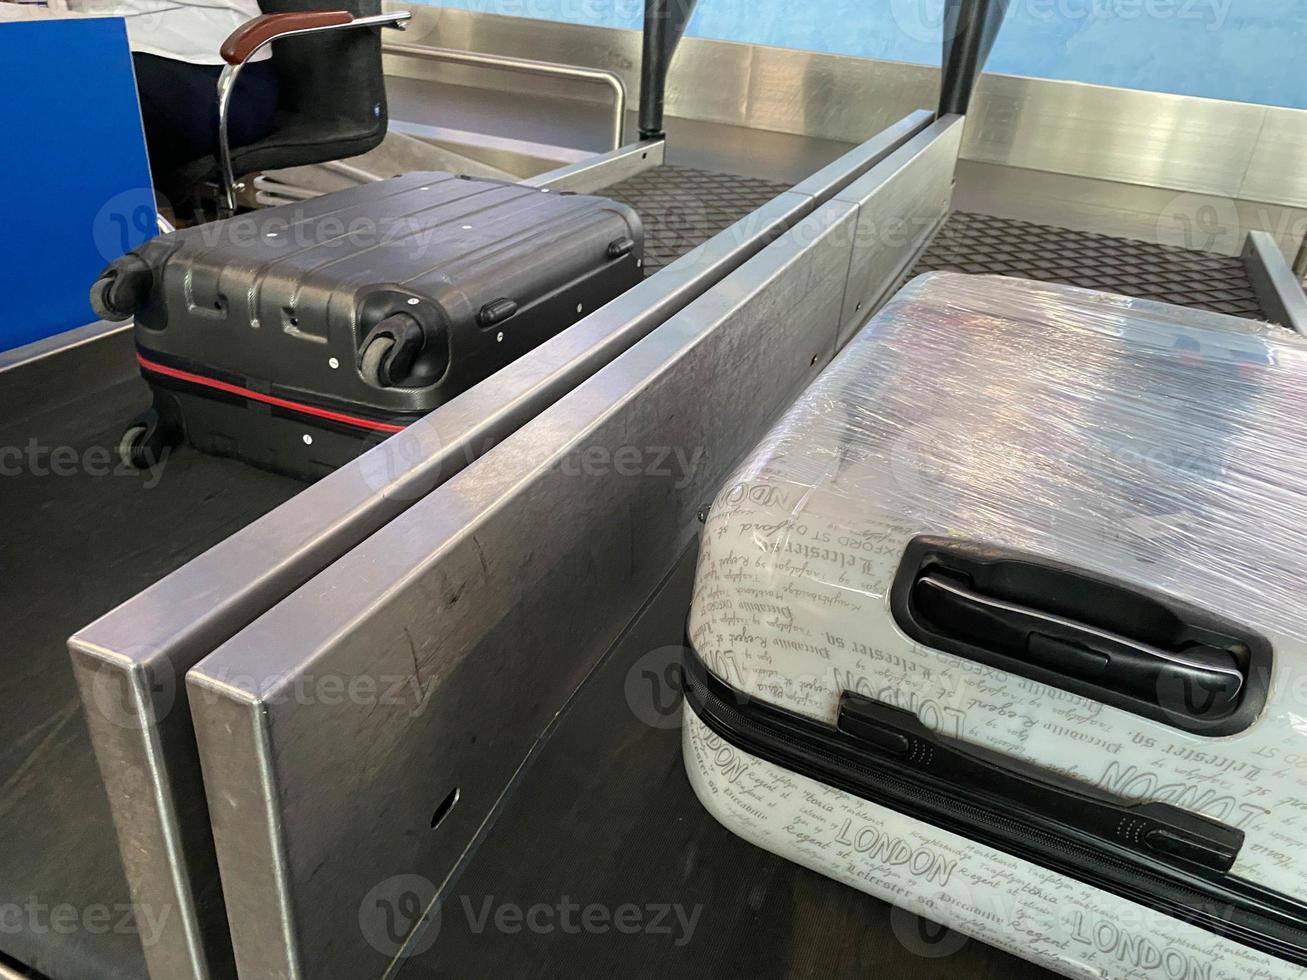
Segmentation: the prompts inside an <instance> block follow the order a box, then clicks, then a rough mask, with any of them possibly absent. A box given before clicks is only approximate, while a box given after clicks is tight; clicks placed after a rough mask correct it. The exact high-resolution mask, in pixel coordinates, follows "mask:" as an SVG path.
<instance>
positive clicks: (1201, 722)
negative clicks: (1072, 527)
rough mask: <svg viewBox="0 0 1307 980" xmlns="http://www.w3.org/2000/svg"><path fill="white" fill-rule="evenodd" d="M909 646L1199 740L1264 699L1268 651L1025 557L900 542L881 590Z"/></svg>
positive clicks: (946, 543) (1174, 605) (1241, 719)
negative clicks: (889, 585) (886, 589)
mask: <svg viewBox="0 0 1307 980" xmlns="http://www.w3.org/2000/svg"><path fill="white" fill-rule="evenodd" d="M891 606H892V610H893V613H894V617H895V620H896V622H898V624H899V626H900V627H901V628H902V629H903V630H904V631H905V632H906V633H907V634H908V635H909V636H911V637H912V638H913V639H915V640H918V641H919V642H921V643H924V644H926V645H928V646H932V647H936V648H938V649H941V650H944V651H946V652H949V653H955V654H959V655H961V656H965V657H968V658H969V659H973V660H978V661H980V662H982V663H986V664H990V665H992V666H995V667H999V668H1001V669H1003V670H1007V671H1010V672H1013V673H1017V674H1020V675H1022V676H1025V677H1030V678H1032V679H1034V680H1038V681H1041V682H1043V683H1046V684H1051V685H1053V686H1055V687H1060V688H1062V689H1064V690H1069V691H1073V692H1075V693H1077V694H1081V695H1084V696H1085V697H1088V698H1091V699H1093V700H1095V701H1100V702H1103V703H1105V704H1110V705H1113V706H1114V707H1119V708H1124V709H1125V710H1128V711H1132V712H1134V713H1136V714H1141V715H1144V716H1146V717H1149V718H1154V719H1157V720H1161V721H1165V722H1167V723H1168V724H1171V725H1175V726H1176V727H1180V728H1183V729H1185V730H1187V731H1194V732H1198V733H1200V734H1209V735H1215V734H1229V733H1231V732H1232V731H1238V730H1241V729H1242V727H1246V726H1247V724H1249V723H1251V721H1252V719H1253V717H1255V716H1256V713H1257V712H1258V711H1259V710H1260V708H1261V705H1262V704H1263V703H1264V702H1265V680H1266V675H1267V674H1268V673H1269V667H1270V654H1271V651H1270V645H1269V643H1267V642H1266V640H1265V639H1264V638H1262V637H1260V636H1258V635H1257V634H1256V633H1253V632H1252V631H1250V630H1247V629H1244V628H1242V627H1239V626H1236V625H1234V624H1232V623H1230V622H1227V621H1225V620H1222V619H1218V618H1217V617H1215V616H1213V615H1211V614H1209V613H1206V612H1204V611H1202V610H1198V609H1196V608H1194V607H1192V606H1189V605H1187V604H1184V603H1181V602H1178V601H1176V600H1173V599H1170V598H1169V597H1166V596H1161V595H1156V594H1152V593H1149V592H1146V591H1144V590H1141V589H1137V588H1133V587H1131V586H1128V585H1125V584H1123V583H1120V582H1114V581H1111V580H1108V579H1106V578H1103V577H1101V576H1098V575H1095V574H1092V573H1089V572H1085V571H1083V570H1078V569H1074V568H1071V567H1070V566H1068V565H1065V564H1061V563H1057V562H1051V561H1047V560H1045V559H1041V558H1038V557H1035V556H1032V555H1027V554H1022V553H1018V552H1011V551H1004V550H1002V549H996V548H991V547H986V546H982V545H976V544H969V543H962V542H956V541H950V540H948V539H940V538H918V539H916V540H915V541H914V542H913V543H912V544H911V545H909V548H908V551H907V553H905V556H904V562H903V564H902V565H901V566H900V569H899V574H898V576H897V577H896V579H895V584H894V588H893V589H892V590H891Z"/></svg>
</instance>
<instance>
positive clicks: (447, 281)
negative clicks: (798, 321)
mask: <svg viewBox="0 0 1307 980" xmlns="http://www.w3.org/2000/svg"><path fill="white" fill-rule="evenodd" d="M642 248H643V235H642V231H641V226H640V219H639V217H638V216H637V215H636V213H635V212H634V211H633V210H631V208H629V207H627V206H626V205H623V204H618V203H615V202H613V201H608V200H605V199H604V198H600V197H593V196H586V195H577V194H568V193H559V192H550V191H545V190H541V189H539V188H531V187H523V186H521V185H518V184H511V183H505V182H502V181H491V180H480V179H473V178H468V177H461V176H455V175H452V174H447V173H412V174H406V175H404V176H402V177H396V178H394V179H392V180H386V181H381V182H378V183H373V184H364V185H361V186H359V187H354V188H350V189H348V190H343V191H339V192H336V193H333V194H328V195H325V196H323V197H319V198H315V199H313V200H309V201H304V202H301V203H296V204H289V205H285V206H282V207H277V208H269V209H267V210H263V211H257V212H254V213H251V214H245V215H239V216H237V217H235V218H230V219H228V220H226V221H219V222H214V223H212V224H207V225H200V226H198V227H195V228H190V229H186V230H183V231H177V232H174V233H172V234H169V235H164V236H161V237H159V238H156V239H154V240H152V241H149V242H147V243H145V244H144V245H142V246H141V247H139V248H137V249H135V250H134V251H132V252H129V253H127V254H126V255H124V256H122V257H121V258H118V259H116V260H115V261H114V262H113V263H111V264H110V265H109V266H108V268H106V269H105V271H104V272H103V273H102V274H101V277H100V278H99V279H98V280H97V281H96V283H95V285H94V286H93V287H92V290H91V304H92V306H93V307H94V309H95V311H96V312H97V313H98V314H99V315H100V316H102V317H104V318H105V319H113V320H124V319H127V318H128V317H131V316H135V318H136V325H135V334H136V347H137V356H138V359H139V360H140V366H141V371H142V373H143V374H144V376H145V378H146V380H147V381H149V383H150V385H151V387H152V389H153V391H154V406H153V408H152V409H151V410H150V411H149V412H147V413H145V414H144V415H142V416H140V417H139V418H138V419H136V420H135V421H134V422H133V423H132V424H131V425H129V426H128V428H127V430H126V432H125V433H124V435H123V440H122V443H121V445H120V452H121V453H122V455H123V457H124V459H125V460H126V461H128V462H131V463H134V464H135V465H138V466H141V465H150V464H151V463H152V462H153V461H155V460H157V459H159V458H160V456H161V455H162V453H163V452H164V451H165V450H166V448H167V447H169V446H171V445H175V444H177V443H180V442H182V441H186V442H188V443H190V444H191V445H193V446H194V447H195V448H197V449H199V450H200V451H202V452H207V453H213V454H216V455H223V456H235V457H238V458H241V459H244V460H246V461H248V462H251V463H253V464H255V465H258V466H263V467H267V468H270V469H275V470H279V471H281V472H285V473H290V474H293V475H296V476H301V477H307V478H315V477H318V476H322V475H323V474H325V473H327V472H329V471H330V470H332V469H334V468H335V467H337V466H339V465H341V464H342V463H345V462H347V461H349V460H350V459H352V458H354V457H355V456H357V455H358V454H359V453H360V452H361V451H362V450H363V449H365V448H367V447H368V446H369V445H371V444H373V443H374V442H376V441H377V440H378V439H379V438H385V437H386V436H388V435H390V434H392V433H394V432H398V431H400V430H401V429H403V428H404V426H406V425H408V424H409V423H411V422H412V421H414V420H415V419H417V418H420V417H421V416H422V415H424V414H426V413H427V412H430V411H431V410H432V409H434V408H436V407H437V406H439V405H441V404H442V403H444V402H446V401H448V400H449V399H450V398H452V397H454V396H455V395H457V394H459V393H460V392H462V391H464V390H466V389H467V388H469V387H471V386H472V385H474V384H476V383H477V382H479V381H481V380H483V379H484V378H486V377H488V376H489V375H491V374H493V373H494V372H495V371H497V370H498V369H499V368H501V367H503V366H504V365H505V364H508V363H509V362H510V361H512V360H513V359H515V358H517V357H519V356H521V355H522V354H524V353H526V352H527V351H529V350H530V349H531V348H533V347H535V346H536V345H537V344H539V343H541V342H542V341H544V340H546V339H548V338H549V337H552V336H553V335H554V334H556V333H558V332H559V331H560V330H562V329H564V328H565V327H568V326H570V325H571V324H573V323H575V322H576V321H577V320H579V319H580V318H581V317H583V316H584V315H585V314H587V313H589V312H590V311H592V310H594V309H596V308H598V307H599V306H602V305H603V304H604V303H607V302H608V301H609V300H611V299H613V298H614V297H616V296H617V295H619V294H620V293H622V292H623V291H625V290H626V289H628V288H629V287H631V286H633V285H635V284H636V283H637V282H638V281H639V279H640V276H641V271H640V265H641V259H642Z"/></svg>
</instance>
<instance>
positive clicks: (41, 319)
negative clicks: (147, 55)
mask: <svg viewBox="0 0 1307 980" xmlns="http://www.w3.org/2000/svg"><path fill="white" fill-rule="evenodd" d="M0 93H2V96H0V133H3V134H4V137H3V138H0V173H3V174H4V175H5V178H6V180H7V185H6V188H5V191H4V194H3V200H4V206H3V210H2V214H3V219H4V220H3V222H0V285H2V286H3V289H2V290H0V296H3V316H0V350H6V349H8V348H10V347H17V346H18V345H20V344H26V343H29V342H30V341H33V340H39V339H40V338H42V337H46V336H49V335H50V334H54V333H58V332H60V331H62V330H68V329H71V328H72V327H77V326H81V325H82V324H84V323H90V322H91V321H93V320H95V319H96V317H95V314H94V313H92V312H91V306H90V302H89V301H88V299H87V296H88V294H89V293H90V288H91V283H92V282H93V281H94V279H95V276H96V273H98V272H99V271H100V270H101V269H102V268H103V267H104V266H105V264H106V263H107V262H108V261H109V260H111V259H113V258H116V257H117V256H119V255H121V254H122V253H123V252H124V251H126V250H127V249H129V248H132V247H133V246H135V245H137V244H139V243H140V242H142V241H144V240H145V239H146V238H147V237H149V236H150V235H152V234H154V198H153V195H152V194H151V192H150V170H149V164H148V163H147V161H146V155H145V137H144V135H143V134H142V131H141V113H140V108H139V106H138V104H137V100H136V83H135V79H134V75H133V72H132V59H131V53H130V52H129V51H128V48H127V32H126V29H125V27H124V26H123V22H122V20H121V19H119V18H94V19H87V20H80V19H79V20H35V21H16V22H8V23H0Z"/></svg>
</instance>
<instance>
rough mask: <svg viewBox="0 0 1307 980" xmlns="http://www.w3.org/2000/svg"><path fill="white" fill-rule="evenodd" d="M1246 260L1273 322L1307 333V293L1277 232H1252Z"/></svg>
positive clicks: (1246, 265)
mask: <svg viewBox="0 0 1307 980" xmlns="http://www.w3.org/2000/svg"><path fill="white" fill-rule="evenodd" d="M1243 262H1244V267H1245V268H1246V269H1247V270H1248V280H1249V282H1251V283H1252V285H1253V291H1254V292H1256V293H1257V298H1258V299H1259V300H1260V301H1261V304H1262V309H1264V310H1265V311H1266V315H1267V316H1268V317H1270V319H1271V322H1273V323H1278V324H1280V325H1281V326H1285V327H1288V328H1289V329H1290V330H1292V331H1294V332H1295V333H1299V334H1307V296H1305V295H1303V289H1302V283H1300V282H1299V281H1298V277H1297V276H1296V275H1294V272H1293V269H1291V268H1290V267H1289V263H1288V261H1286V260H1285V257H1284V253H1283V252H1281V251H1280V246H1279V245H1278V244H1276V241H1275V238H1274V236H1272V235H1271V234H1270V233H1268V232H1265V231H1253V232H1249V233H1248V243H1247V244H1246V245H1245V246H1244V250H1243Z"/></svg>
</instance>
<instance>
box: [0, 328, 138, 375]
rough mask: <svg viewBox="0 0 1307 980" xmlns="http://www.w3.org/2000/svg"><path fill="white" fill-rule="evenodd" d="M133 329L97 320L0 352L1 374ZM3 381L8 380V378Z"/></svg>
mask: <svg viewBox="0 0 1307 980" xmlns="http://www.w3.org/2000/svg"><path fill="white" fill-rule="evenodd" d="M131 329H132V327H131V324H130V323H110V322H109V321H108V320H96V321H95V322H94V323H88V324H86V325H84V326H81V327H74V328H73V329H72V330H65V331H63V332H62V333H57V334H55V335H54V336H52V337H43V338H42V339H40V340H34V341H32V342H31V343H30V344H23V345H22V346H21V347H11V348H10V349H9V350H5V351H0V372H4V371H10V370H13V369H14V368H18V367H23V366H26V365H30V364H32V363H33V362H35V361H39V360H41V359H43V358H47V357H50V356H51V355H54V354H61V353H65V352H67V351H70V350H73V349H74V348H77V347H81V346H82V345H84V344H91V343H95V342H96V341H98V340H101V339H102V338H104V337H107V336H109V335H110V334H116V333H122V332H123V331H124V330H126V331H129V332H130V331H131ZM3 380H7V378H6V379H3Z"/></svg>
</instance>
